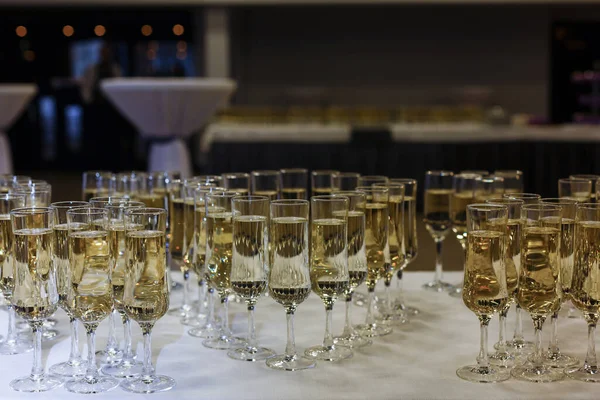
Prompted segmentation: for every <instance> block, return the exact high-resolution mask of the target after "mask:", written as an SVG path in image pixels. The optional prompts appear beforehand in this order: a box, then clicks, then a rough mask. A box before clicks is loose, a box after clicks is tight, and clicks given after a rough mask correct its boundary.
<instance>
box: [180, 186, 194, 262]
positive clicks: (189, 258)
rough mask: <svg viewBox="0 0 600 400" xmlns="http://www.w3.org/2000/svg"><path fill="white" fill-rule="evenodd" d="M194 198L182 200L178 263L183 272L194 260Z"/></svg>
mask: <svg viewBox="0 0 600 400" xmlns="http://www.w3.org/2000/svg"><path fill="white" fill-rule="evenodd" d="M193 240H194V199H189V198H187V199H185V200H184V202H183V262H182V263H180V264H179V265H180V268H181V272H183V273H185V272H187V271H189V270H190V269H191V268H192V264H193V262H194V242H193Z"/></svg>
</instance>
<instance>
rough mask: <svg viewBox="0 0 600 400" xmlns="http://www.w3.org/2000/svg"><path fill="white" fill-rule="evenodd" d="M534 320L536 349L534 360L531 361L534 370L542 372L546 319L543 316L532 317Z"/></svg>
mask: <svg viewBox="0 0 600 400" xmlns="http://www.w3.org/2000/svg"><path fill="white" fill-rule="evenodd" d="M532 318H533V327H534V330H535V349H534V351H533V359H532V360H531V363H532V364H533V368H534V369H536V370H540V369H542V368H543V367H544V364H543V356H542V327H543V326H544V321H545V320H546V317H545V316H543V315H535V316H533V315H532Z"/></svg>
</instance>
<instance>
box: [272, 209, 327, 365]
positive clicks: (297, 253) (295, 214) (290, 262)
mask: <svg viewBox="0 0 600 400" xmlns="http://www.w3.org/2000/svg"><path fill="white" fill-rule="evenodd" d="M308 212H309V202H308V201H306V200H275V201H272V202H271V218H270V229H269V232H270V234H271V241H270V243H271V244H270V246H269V260H270V263H271V269H270V270H269V295H270V297H271V298H273V300H275V301H276V302H277V303H279V304H281V305H282V306H283V307H284V308H285V314H286V319H287V345H286V346H285V354H278V355H276V356H274V357H271V358H269V359H267V366H269V367H270V368H273V369H279V370H285V371H298V370H302V369H308V368H313V367H314V366H315V365H316V364H315V362H314V361H313V360H310V359H307V358H304V357H301V356H299V355H298V353H297V352H296V343H295V337H294V313H295V312H296V308H297V307H298V305H299V304H300V303H302V302H303V301H304V300H306V298H307V297H308V296H309V294H310V271H309V262H308Z"/></svg>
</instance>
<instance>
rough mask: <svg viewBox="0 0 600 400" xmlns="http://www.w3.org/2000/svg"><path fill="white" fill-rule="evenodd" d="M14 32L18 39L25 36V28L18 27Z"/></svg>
mask: <svg viewBox="0 0 600 400" xmlns="http://www.w3.org/2000/svg"><path fill="white" fill-rule="evenodd" d="M15 32H16V33H17V36H18V37H25V35H27V28H25V27H24V26H23V25H19V26H17V29H15Z"/></svg>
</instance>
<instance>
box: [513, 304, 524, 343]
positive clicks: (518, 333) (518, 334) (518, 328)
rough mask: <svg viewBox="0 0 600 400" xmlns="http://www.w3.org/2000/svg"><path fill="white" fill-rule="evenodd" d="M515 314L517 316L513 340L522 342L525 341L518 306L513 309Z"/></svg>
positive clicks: (521, 316) (521, 317)
mask: <svg viewBox="0 0 600 400" xmlns="http://www.w3.org/2000/svg"><path fill="white" fill-rule="evenodd" d="M515 314H516V316H517V321H516V324H515V334H514V336H513V340H515V341H519V342H523V341H525V339H524V336H523V315H522V313H521V307H520V306H519V305H518V304H517V305H516V307H515Z"/></svg>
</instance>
